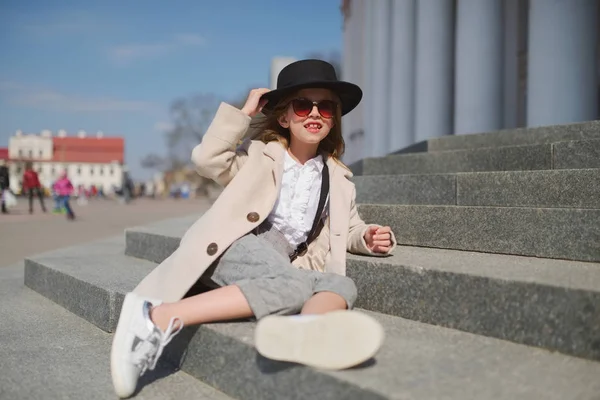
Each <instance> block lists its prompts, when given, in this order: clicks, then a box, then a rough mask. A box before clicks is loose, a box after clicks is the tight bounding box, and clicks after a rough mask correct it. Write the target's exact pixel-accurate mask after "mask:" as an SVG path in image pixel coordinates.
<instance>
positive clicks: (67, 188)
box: [52, 172, 75, 220]
mask: <svg viewBox="0 0 600 400" xmlns="http://www.w3.org/2000/svg"><path fill="white" fill-rule="evenodd" d="M52 189H53V190H54V192H55V193H56V195H57V196H58V199H59V203H60V204H61V205H62V207H63V208H64V209H65V211H66V213H67V218H68V219H69V220H74V219H75V214H74V213H73V209H72V208H71V204H70V203H69V199H70V198H71V195H72V194H73V190H74V189H73V184H72V183H71V181H70V180H69V178H68V177H67V173H66V172H63V173H62V174H61V175H60V178H58V180H57V181H56V182H54V187H53V188H52Z"/></svg>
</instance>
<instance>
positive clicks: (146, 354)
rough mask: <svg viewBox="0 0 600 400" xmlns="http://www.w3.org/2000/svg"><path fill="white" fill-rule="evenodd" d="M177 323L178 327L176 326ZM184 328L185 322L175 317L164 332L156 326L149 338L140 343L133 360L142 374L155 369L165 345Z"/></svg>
mask: <svg viewBox="0 0 600 400" xmlns="http://www.w3.org/2000/svg"><path fill="white" fill-rule="evenodd" d="M176 324H177V328H175V325H176ZM182 329H183V322H182V321H181V320H180V319H179V318H177V317H173V318H171V321H170V322H169V325H168V326H167V329H166V330H165V332H164V333H163V332H161V330H160V329H158V328H156V329H154V331H152V333H151V336H150V337H149V338H148V339H146V340H144V341H142V342H141V343H140V345H139V346H138V347H137V348H136V349H135V352H134V353H133V355H132V362H133V363H134V365H136V366H137V367H138V368H140V376H141V375H143V374H144V373H145V372H146V371H147V370H153V369H154V368H155V367H156V363H157V362H158V359H159V358H160V356H161V354H162V352H163V350H164V349H165V347H166V346H167V345H168V344H169V342H170V341H171V339H173V338H174V337H175V335H177V334H178V333H179V332H180V331H181V330H182Z"/></svg>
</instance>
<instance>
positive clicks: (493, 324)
mask: <svg viewBox="0 0 600 400" xmlns="http://www.w3.org/2000/svg"><path fill="white" fill-rule="evenodd" d="M352 169H353V170H354V171H355V173H356V174H357V175H356V176H355V177H354V178H353V180H354V182H355V183H356V187H357V201H358V202H359V203H360V205H359V212H360V214H361V216H362V217H363V219H365V220H366V221H367V222H377V223H381V224H386V225H390V226H392V228H393V229H394V231H395V233H396V237H397V239H398V242H399V244H400V245H399V247H398V249H397V251H396V254H395V255H394V256H392V257H386V258H375V257H364V256H357V255H350V254H349V255H348V274H349V276H350V277H352V278H353V279H354V280H355V282H356V284H357V286H358V290H359V299H358V302H357V307H358V308H360V309H362V310H364V312H367V313H369V314H371V315H373V316H374V317H375V318H377V319H378V320H379V321H380V322H381V323H382V324H383V326H384V328H385V331H386V341H385V344H384V346H383V348H382V349H381V351H380V353H379V354H378V356H377V357H376V358H375V359H374V360H371V361H370V362H368V363H366V364H365V365H362V366H359V367H356V368H353V369H350V370H346V371H336V372H331V371H319V370H315V369H311V368H305V367H303V366H298V365H291V364H286V363H280V362H273V361H270V360H267V359H264V358H262V357H261V356H259V355H258V354H257V353H256V351H255V350H254V348H253V329H254V323H252V322H231V323H218V324H206V325H202V326H199V327H188V328H186V329H185V331H184V333H182V334H181V335H180V336H179V337H178V340H176V341H175V342H174V343H173V345H172V346H170V347H169V349H168V350H167V354H166V356H165V360H164V362H163V366H162V367H161V368H165V369H166V370H169V368H171V370H173V368H175V367H177V368H180V371H179V372H177V373H178V374H181V373H182V372H183V373H186V374H187V375H189V376H191V377H193V378H195V379H196V380H197V382H198V384H199V385H203V386H202V390H203V393H208V392H206V390H205V389H204V387H205V386H206V387H212V388H215V389H217V390H218V391H220V392H217V391H215V392H214V394H212V395H211V394H207V395H206V396H205V398H211V399H212V398H219V399H224V398H228V397H231V398H237V399H261V400H262V399H309V398H310V399H560V400H563V399H575V398H577V399H597V398H599V396H600V379H599V377H600V123H599V122H589V123H584V124H572V125H565V126H553V127H540V128H535V129H518V130H514V131H504V132H497V133H488V134H477V135H464V136H453V137H444V138H438V139H432V140H430V141H427V142H423V143H420V144H417V145H415V146H412V147H411V148H410V149H405V150H404V151H403V152H400V153H399V154H393V155H390V156H388V157H382V158H374V159H365V160H363V161H361V162H360V163H357V164H355V165H353V166H352ZM197 218H198V216H197V215H196V216H191V217H186V218H180V219H173V220H168V221H163V222H160V223H156V224H152V225H148V226H144V227H137V228H132V229H129V230H127V231H126V233H125V237H124V240H123V238H112V239H107V240H103V241H99V242H94V243H90V244H86V245H84V246H78V247H73V248H67V249H60V250H56V251H54V252H51V253H46V254H41V255H38V256H35V257H30V258H28V259H27V260H26V261H25V273H24V282H25V285H26V286H27V287H29V288H30V289H33V290H34V291H36V292H38V293H40V294H42V295H43V296H45V297H47V298H48V299H50V300H52V301H54V302H55V303H57V304H59V305H60V306H62V307H64V308H65V309H67V310H69V311H71V312H72V313H74V314H76V315H78V316H80V317H81V318H83V319H84V320H86V321H89V322H91V323H92V324H94V325H95V326H97V327H98V328H100V329H101V330H103V331H106V332H112V331H114V328H115V325H116V322H117V320H118V314H119V311H120V307H121V304H122V301H123V296H124V294H125V293H126V292H128V291H130V290H131V289H132V288H133V287H134V286H135V285H136V284H137V283H138V282H139V281H140V280H141V279H142V278H143V277H144V276H145V275H146V274H147V273H148V272H149V271H150V270H152V268H154V267H155V266H156V263H159V262H161V261H162V260H164V259H165V258H166V257H167V256H168V255H169V254H170V253H171V252H172V251H173V250H174V249H175V248H176V247H177V245H178V243H179V240H180V238H181V236H182V235H183V233H184V232H185V230H186V229H187V228H188V227H189V226H190V225H191V224H192V223H193V221H195V220H196V219H197ZM105 358H106V357H105ZM163 375H164V374H163ZM161 382H162V381H161V380H159V381H155V382H152V379H150V380H148V379H147V380H146V383H147V385H148V386H147V387H146V388H145V389H144V393H146V394H148V393H152V388H153V387H154V386H157V387H159V386H160V383H161ZM175 389H176V388H175V387H174V390H175ZM157 390H158V389H157ZM160 390H163V391H164V385H163V389H160ZM161 393H162V392H161Z"/></svg>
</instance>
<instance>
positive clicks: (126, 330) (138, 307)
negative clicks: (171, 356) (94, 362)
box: [110, 293, 183, 398]
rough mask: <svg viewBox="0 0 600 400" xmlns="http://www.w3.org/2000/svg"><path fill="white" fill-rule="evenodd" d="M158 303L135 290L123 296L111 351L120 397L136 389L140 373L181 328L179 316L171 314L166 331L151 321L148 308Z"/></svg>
mask: <svg viewBox="0 0 600 400" xmlns="http://www.w3.org/2000/svg"><path fill="white" fill-rule="evenodd" d="M160 303H161V302H160V301H150V300H147V299H143V298H141V297H140V296H138V295H136V294H135V293H128V294H127V295H126V296H125V301H124V302H123V308H121V316H120V317H119V324H118V325H117V330H116V332H115V335H114V337H113V342H112V349H111V355H110V367H111V375H112V381H113V386H114V388H115V392H116V393H117V395H118V396H119V397H121V398H125V397H129V396H131V395H132V394H133V393H134V392H135V389H136V387H137V382H138V379H139V378H140V376H142V375H143V374H144V373H145V372H146V371H147V370H149V369H150V370H152V369H154V367H156V363H157V361H158V359H159V357H160V355H161V354H162V351H163V350H164V348H165V346H166V345H167V344H168V343H169V342H170V341H171V339H172V338H173V337H174V336H175V335H176V334H178V333H179V332H180V331H181V329H182V328H183V323H182V322H181V320H180V319H179V318H172V319H171V321H170V323H169V326H168V328H167V330H166V331H165V332H163V331H162V330H160V329H159V328H158V327H157V326H156V325H154V323H153V322H152V320H151V319H150V310H151V308H152V306H158V305H159V304H160ZM176 325H177V326H176Z"/></svg>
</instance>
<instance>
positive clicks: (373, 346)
mask: <svg viewBox="0 0 600 400" xmlns="http://www.w3.org/2000/svg"><path fill="white" fill-rule="evenodd" d="M384 336H385V335H384V331H383V328H382V327H381V325H380V324H379V322H377V321H376V320H375V319H373V318H372V317H370V316H368V315H366V314H364V313H361V312H357V311H333V312H330V313H327V314H324V315H318V316H316V315H315V316H306V319H305V317H289V316H276V315H272V316H267V317H265V318H263V319H261V320H260V321H259V322H258V324H257V326H256V331H255V346H256V350H257V351H258V352H259V353H260V354H261V355H262V356H264V357H266V358H269V359H272V360H278V361H287V362H295V363H299V364H304V365H308V366H311V367H314V368H318V369H327V370H337V369H346V368H351V367H354V366H356V365H359V364H362V363H363V362H365V361H367V360H369V359H371V358H372V357H374V356H375V354H377V352H378V350H379V348H380V347H381V345H382V343H383V340H384Z"/></svg>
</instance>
